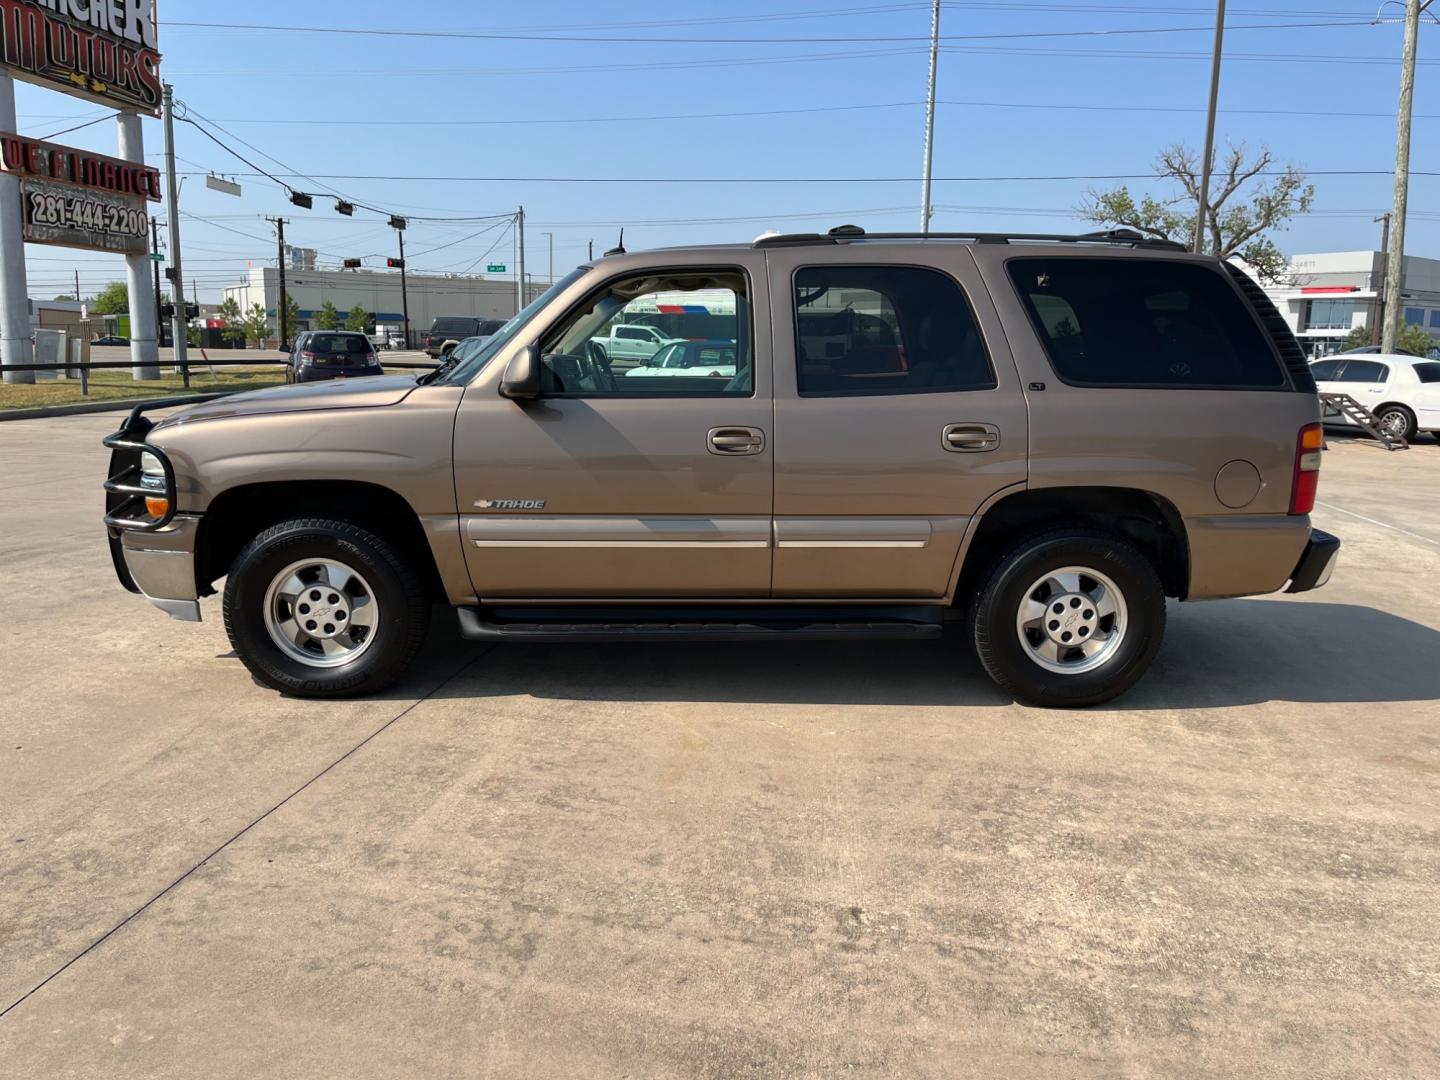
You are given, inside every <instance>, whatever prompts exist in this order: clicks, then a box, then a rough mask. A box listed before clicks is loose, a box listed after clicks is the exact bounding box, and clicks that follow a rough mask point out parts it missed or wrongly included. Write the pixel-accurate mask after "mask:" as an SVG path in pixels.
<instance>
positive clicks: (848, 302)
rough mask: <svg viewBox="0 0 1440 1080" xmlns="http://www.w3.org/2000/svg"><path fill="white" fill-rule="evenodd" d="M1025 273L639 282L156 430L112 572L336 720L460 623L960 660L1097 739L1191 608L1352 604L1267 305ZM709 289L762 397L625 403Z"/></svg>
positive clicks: (666, 390)
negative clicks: (624, 351) (445, 361)
mask: <svg viewBox="0 0 1440 1080" xmlns="http://www.w3.org/2000/svg"><path fill="white" fill-rule="evenodd" d="M1001 239H1003V237H1001V238H997V237H996V236H995V235H989V236H987V237H986V238H985V240H984V241H983V242H957V238H955V237H949V238H920V237H918V236H916V235H915V234H906V235H901V234H882V235H880V236H876V237H866V236H865V235H864V234H863V233H862V232H861V231H860V230H858V229H855V228H853V227H846V228H844V229H842V230H839V231H837V232H836V233H834V234H830V235H824V236H822V235H813V234H811V235H801V236H789V237H778V238H764V239H762V240H760V241H758V242H756V243H754V244H744V245H735V246H724V247H721V246H716V247H695V248H675V249H669V250H666V251H661V252H632V253H628V254H627V253H618V254H616V255H613V256H607V257H604V258H601V259H598V260H596V261H595V262H593V263H590V264H588V265H585V266H582V267H579V268H577V269H576V270H574V271H573V272H572V273H570V274H569V275H567V276H566V277H564V278H563V279H561V280H560V281H557V282H556V283H555V284H554V285H553V286H552V287H551V288H550V289H549V290H548V291H547V292H546V293H545V294H544V296H542V297H541V298H539V299H538V300H537V301H536V302H535V303H534V304H532V305H531V306H530V307H529V308H527V309H526V310H525V311H524V312H523V313H522V314H521V315H519V316H517V317H516V318H514V319H512V320H511V321H510V322H509V323H508V324H507V325H506V326H505V328H504V329H503V330H502V331H501V332H500V333H498V334H497V335H495V336H494V337H492V338H491V339H490V340H489V341H488V342H485V343H484V344H483V345H482V346H480V347H479V348H475V349H474V350H473V351H468V352H467V354H466V357H465V358H464V359H463V360H462V361H460V362H458V363H456V364H454V365H451V366H449V367H447V368H444V369H437V370H436V371H433V372H427V373H426V374H424V375H422V376H420V377H419V378H418V379H417V378H415V377H413V376H409V375H405V376H391V377H386V378H373V379H364V380H349V381H346V382H342V383H332V384H328V385H318V386H305V387H291V388H288V389H286V388H275V389H270V390H261V391H252V392H248V393H243V394H236V395H233V396H230V397H225V398H219V399H216V400H213V401H209V402H205V403H202V404H198V405H194V406H191V407H190V408H188V409H184V410H177V411H173V412H171V413H170V414H169V415H167V416H165V417H164V418H163V419H159V420H154V419H151V418H150V417H148V416H147V415H146V409H147V407H146V406H140V407H138V408H136V409H134V410H133V411H132V412H131V413H130V415H129V418H128V419H127V420H126V421H125V423H124V424H123V425H122V427H121V428H120V430H119V431H117V432H116V433H115V434H114V435H112V436H110V437H109V438H108V439H106V445H107V446H109V447H110V448H111V449H112V451H113V454H112V458H111V462H110V464H109V472H108V474H107V475H108V476H109V477H110V478H111V479H109V480H107V481H106V482H105V487H106V490H107V497H106V511H107V512H106V518H105V521H106V524H107V526H108V528H109V530H110V532H109V536H110V543H111V546H112V551H111V555H112V558H113V561H114V565H115V569H116V571H117V573H118V574H119V577H120V580H121V583H122V584H123V585H124V586H125V587H126V588H129V589H131V590H133V591H137V592H142V593H144V595H145V596H146V597H148V598H150V599H151V600H152V601H153V602H154V603H155V604H156V605H157V606H159V607H161V608H162V609H164V610H165V611H167V612H169V613H170V614H171V615H174V616H176V617H179V618H182V619H190V620H197V619H199V618H200V616H201V604H200V601H201V598H202V597H204V596H209V595H211V594H213V593H214V591H215V589H216V583H217V582H219V581H220V580H221V579H224V598H223V601H222V606H223V610H224V615H225V626H226V630H227V632H228V634H229V636H230V641H231V643H232V644H233V646H234V648H235V651H236V654H237V655H238V656H239V658H240V659H241V660H242V661H243V662H244V663H245V665H246V666H247V667H248V668H249V669H250V671H251V672H252V673H253V674H254V676H255V678H256V679H258V680H259V681H261V682H263V683H265V684H266V685H269V686H272V687H275V688H277V689H279V690H281V691H283V692H285V693H289V694H296V695H301V696H307V697H321V698H324V697H339V696H344V695H354V694H365V693H372V692H375V691H378V690H379V689H380V688H382V687H384V686H386V685H388V684H389V683H391V682H393V681H394V680H395V679H397V678H399V677H400V675H401V674H402V673H403V672H404V671H405V670H406V669H407V667H408V666H409V665H410V662H411V661H412V660H413V659H414V658H415V656H416V655H417V654H418V653H419V651H420V649H421V646H422V643H423V639H424V637H425V633H426V628H427V627H428V625H429V623H430V621H431V619H430V616H431V605H432V602H434V601H435V600H436V599H443V600H444V601H446V602H448V603H449V604H451V605H452V606H453V607H454V608H455V609H456V611H457V617H458V621H459V626H460V631H461V633H462V635H463V636H464V637H466V638H469V639H473V640H478V641H487V642H497V641H498V642H504V641H517V642H526V643H530V642H555V643H561V644H564V645H573V644H574V643H577V642H584V641H644V642H646V648H647V649H651V650H653V649H655V648H657V647H661V646H660V641H661V640H662V639H664V638H666V637H669V638H672V639H675V640H697V639H699V640H725V641H734V640H775V641H785V640H796V639H804V638H812V639H821V640H835V639H847V638H848V639H856V638H891V639H904V640H909V641H914V640H922V639H930V638H935V637H937V636H939V635H940V634H941V631H942V629H943V628H944V627H945V626H946V625H947V624H953V625H955V626H956V627H957V628H958V629H959V631H960V632H959V633H957V634H955V635H954V636H953V639H955V640H965V641H968V642H969V643H970V645H971V646H972V647H973V649H974V650H975V652H976V654H977V655H978V657H979V659H980V663H981V665H982V666H983V667H984V669H985V671H986V672H988V673H989V675H990V676H991V678H992V679H994V681H995V682H996V683H997V684H998V685H999V686H1001V687H1002V688H1004V690H1005V691H1007V692H1008V693H1010V694H1012V695H1014V696H1015V697H1016V698H1018V699H1020V700H1023V701H1027V702H1031V703H1035V704H1039V705H1047V706H1078V705H1093V704H1096V703H1099V702H1104V701H1108V700H1110V699H1111V698H1114V697H1115V696H1116V695H1118V694H1120V693H1122V692H1124V691H1125V690H1126V689H1127V688H1129V687H1130V686H1132V685H1134V683H1135V682H1136V681H1137V680H1139V679H1140V678H1141V676H1142V675H1143V674H1144V672H1145V671H1146V669H1147V668H1148V667H1149V666H1150V663H1151V661H1152V660H1153V659H1154V657H1155V654H1156V652H1157V650H1158V649H1159V648H1160V642H1161V639H1162V637H1163V635H1164V629H1165V621H1166V598H1167V597H1172V598H1175V599H1178V600H1185V601H1189V600H1204V599H1210V598H1218V597H1230V596H1246V595H1251V594H1257V593H1268V592H1274V591H1276V590H1278V589H1282V588H1284V589H1286V590H1287V591H1288V592H1303V591H1305V590H1308V589H1313V588H1316V587H1317V586H1320V585H1323V584H1324V583H1325V582H1326V581H1327V580H1328V578H1329V576H1330V573H1331V570H1332V568H1333V566H1334V564H1335V560H1336V557H1337V554H1338V552H1339V547H1340V541H1339V540H1337V539H1336V538H1335V537H1333V536H1330V535H1328V534H1326V533H1324V532H1321V531H1319V530H1317V529H1314V528H1312V526H1311V523H1310V517H1309V514H1310V511H1311V508H1312V506H1313V504H1314V501H1315V495H1316V485H1317V481H1318V478H1319V469H1320V459H1321V454H1320V441H1321V428H1320V422H1319V421H1320V407H1319V401H1318V399H1317V397H1316V393H1315V383H1314V381H1313V380H1312V379H1311V377H1310V369H1309V368H1308V366H1307V365H1306V363H1305V358H1304V355H1303V354H1302V352H1301V351H1300V347H1299V345H1298V344H1297V343H1296V341H1295V338H1294V336H1293V335H1292V334H1291V332H1290V331H1289V329H1288V328H1287V327H1286V325H1285V322H1284V320H1283V319H1282V318H1281V317H1280V316H1279V314H1278V313H1277V312H1276V310H1275V308H1274V306H1273V305H1272V304H1271V303H1270V301H1269V300H1268V299H1267V297H1266V296H1265V294H1264V292H1263V291H1262V290H1261V289H1260V288H1259V287H1258V286H1257V285H1256V284H1255V283H1254V282H1253V281H1252V280H1251V279H1250V278H1248V277H1246V276H1245V275H1244V273H1243V272H1242V271H1240V270H1239V269H1238V268H1236V267H1234V266H1232V265H1230V264H1228V263H1225V262H1221V261H1220V260H1217V259H1215V258H1212V257H1209V256H1205V255H1196V254H1192V253H1190V252H1188V251H1186V250H1185V249H1184V248H1183V247H1182V246H1181V245H1179V244H1175V243H1171V242H1169V241H1161V240H1150V239H1146V238H1143V237H1141V236H1140V235H1139V234H1136V233H1124V232H1110V233H1104V234H1091V235H1087V236H1069V237H1058V236H1057V237H1036V236H1025V237H1023V239H1024V241H1025V242H1024V243H1023V244H1012V243H1005V242H999V241H1000V240H1001ZM702 289H704V290H709V291H711V292H714V291H715V290H719V289H724V290H728V291H729V292H731V293H733V296H734V300H735V304H734V308H733V310H734V311H735V312H736V313H737V315H736V320H737V326H736V333H735V335H734V336H735V341H736V343H737V344H736V357H735V367H736V373H735V375H734V376H733V377H731V378H728V379H717V378H713V377H709V376H699V377H691V376H686V375H677V376H672V377H670V378H664V379H659V378H657V379H652V380H649V385H647V386H645V387H644V389H643V392H639V393H637V389H636V388H635V387H634V386H633V382H632V380H630V379H628V378H616V377H615V376H614V374H613V373H612V372H611V371H610V368H609V364H608V360H607V358H606V357H604V355H603V354H602V353H601V352H600V349H599V346H598V344H597V342H596V340H595V339H596V338H597V336H599V335H601V334H602V330H603V327H604V326H605V325H606V324H607V322H611V321H614V320H616V319H617V318H618V319H620V320H621V321H622V322H623V321H624V319H625V317H626V315H627V310H636V311H638V310H639V309H640V305H641V304H642V303H646V304H649V305H650V306H651V307H652V308H653V306H654V304H655V299H654V298H655V296H656V295H658V294H667V295H671V294H674V293H676V292H680V293H684V292H686V291H689V290H702ZM847 311H849V312H855V313H860V314H864V315H865V316H866V319H864V320H861V319H858V318H853V319H852V318H845V319H839V318H837V319H833V320H831V319H825V318H819V317H812V316H818V315H821V314H824V313H827V312H828V313H832V314H839V313H842V312H847ZM882 327H883V330H882ZM897 357H899V358H900V359H901V361H902V363H900V364H899V365H898V366H897V363H896V358H897ZM1236 632H1237V633H1239V632H1240V630H1239V628H1238V626H1237V629H1236ZM921 655H922V656H925V655H933V654H923V653H922V654H921ZM1190 661H1191V658H1190V657H1189V656H1187V654H1185V653H1184V652H1183V651H1182V652H1180V653H1179V654H1177V655H1176V656H1174V657H1172V659H1171V666H1172V667H1183V666H1185V665H1186V664H1188V663H1189V662H1190ZM655 663H657V664H661V665H662V666H663V663H664V661H663V660H657V661H655ZM895 677H896V680H897V693H898V692H899V684H900V683H902V682H903V681H904V680H905V679H906V678H907V674H906V672H905V671H904V668H903V665H902V664H901V662H900V661H899V659H898V654H897V667H896V676H895Z"/></svg>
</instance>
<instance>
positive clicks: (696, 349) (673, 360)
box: [625, 341, 735, 379]
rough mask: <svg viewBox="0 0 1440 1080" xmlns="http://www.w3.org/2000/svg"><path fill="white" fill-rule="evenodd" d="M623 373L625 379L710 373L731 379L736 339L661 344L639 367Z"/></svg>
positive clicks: (696, 375) (704, 374) (698, 375)
mask: <svg viewBox="0 0 1440 1080" xmlns="http://www.w3.org/2000/svg"><path fill="white" fill-rule="evenodd" d="M625 375H626V377H627V378H630V377H637V376H638V377H640V378H647V377H651V378H653V377H657V376H658V377H661V378H663V377H665V376H667V375H669V376H676V375H689V376H695V377H700V376H706V375H713V376H715V377H717V378H722V377H723V378H726V379H731V378H734V377H735V342H733V341H672V342H671V343H670V344H669V345H664V346H661V348H660V351H659V352H657V353H656V354H655V355H654V356H652V357H651V358H650V359H649V360H646V361H645V362H644V364H643V365H642V366H641V367H637V368H631V369H630V370H629V371H627V372H626V373H625Z"/></svg>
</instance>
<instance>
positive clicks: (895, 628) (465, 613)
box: [455, 605, 945, 642]
mask: <svg viewBox="0 0 1440 1080" xmlns="http://www.w3.org/2000/svg"><path fill="white" fill-rule="evenodd" d="M455 610H456V612H457V613H458V614H459V616H460V636H461V637H464V638H469V639H470V640H472V641H540V642H549V641H641V640H645V641H651V640H655V639H657V638H662V639H664V640H666V641H754V640H755V639H757V638H785V639H787V640H790V641H835V640H839V639H843V638H911V639H914V638H933V637H939V636H940V632H941V630H942V629H943V628H944V618H945V609H944V608H942V607H935V606H922V605H915V606H913V607H840V606H836V607H794V608H786V607H770V606H764V607H760V606H741V605H735V606H728V607H631V606H609V607H599V606H596V607H593V608H587V607H564V608H550V607H484V608H478V607H462V608H456V609H455Z"/></svg>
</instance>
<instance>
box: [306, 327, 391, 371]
mask: <svg viewBox="0 0 1440 1080" xmlns="http://www.w3.org/2000/svg"><path fill="white" fill-rule="evenodd" d="M384 374H385V370H384V368H382V367H381V366H380V360H379V358H378V357H377V356H376V355H375V346H374V344H373V343H372V342H371V341H370V339H369V338H368V337H366V336H365V335H364V334H362V333H360V332H359V331H358V330H305V331H303V332H302V333H300V334H298V335H296V337H295V343H294V345H293V346H292V347H291V352H290V363H289V364H288V365H287V366H286V368H285V381H286V382H288V383H303V382H321V381H323V380H326V379H353V378H358V377H361V376H371V377H373V376H376V375H384Z"/></svg>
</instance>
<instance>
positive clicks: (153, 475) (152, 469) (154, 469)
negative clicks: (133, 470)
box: [140, 450, 165, 482]
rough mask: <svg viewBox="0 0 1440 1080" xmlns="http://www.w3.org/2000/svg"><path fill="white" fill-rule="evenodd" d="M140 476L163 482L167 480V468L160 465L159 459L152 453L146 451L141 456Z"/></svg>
mask: <svg viewBox="0 0 1440 1080" xmlns="http://www.w3.org/2000/svg"><path fill="white" fill-rule="evenodd" d="M140 475H141V476H143V477H145V479H146V480H152V479H153V480H160V481H162V482H163V481H164V479H165V467H164V466H163V465H161V464H160V459H159V458H158V457H156V456H155V455H154V454H152V453H150V451H148V450H145V451H142V452H141V454H140Z"/></svg>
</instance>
